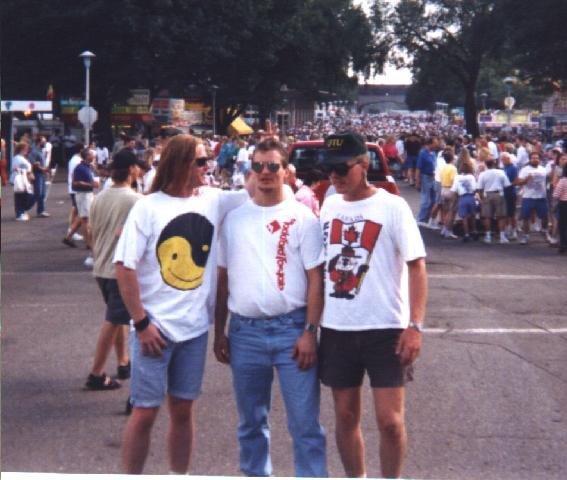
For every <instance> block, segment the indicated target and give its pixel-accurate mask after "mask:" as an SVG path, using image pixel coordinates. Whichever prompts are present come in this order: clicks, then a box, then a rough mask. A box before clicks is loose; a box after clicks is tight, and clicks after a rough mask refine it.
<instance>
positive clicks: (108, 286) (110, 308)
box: [96, 277, 130, 325]
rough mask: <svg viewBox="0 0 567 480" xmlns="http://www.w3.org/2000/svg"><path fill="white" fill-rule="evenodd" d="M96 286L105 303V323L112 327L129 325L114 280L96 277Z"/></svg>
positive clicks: (126, 311)
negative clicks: (110, 324)
mask: <svg viewBox="0 0 567 480" xmlns="http://www.w3.org/2000/svg"><path fill="white" fill-rule="evenodd" d="M96 281H97V283H98V286H99V287H100V291H101V293H102V298H103V299H104V303H106V317H105V319H106V321H107V322H110V323H112V324H113V325H129V324H130V314H129V313H128V310H127V309H126V305H124V302H123V301H122V297H121V296H120V290H118V282H117V281H116V280H115V279H114V278H101V277H96Z"/></svg>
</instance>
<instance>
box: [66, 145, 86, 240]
mask: <svg viewBox="0 0 567 480" xmlns="http://www.w3.org/2000/svg"><path fill="white" fill-rule="evenodd" d="M74 149H75V152H74V154H73V156H72V157H71V158H70V159H69V163H68V164H67V191H68V192H69V198H70V199H71V209H70V210H69V227H68V228H67V234H66V235H65V237H64V238H63V240H62V242H63V244H64V245H67V246H68V247H71V248H76V247H77V244H76V243H75V241H79V240H84V238H83V236H82V235H80V234H79V233H77V232H78V231H79V228H81V218H80V217H79V214H78V212H77V200H76V192H75V190H74V189H73V173H75V168H77V165H79V163H81V160H82V158H81V151H82V150H83V145H82V144H77V145H75V147H74Z"/></svg>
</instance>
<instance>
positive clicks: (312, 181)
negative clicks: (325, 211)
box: [295, 170, 323, 218]
mask: <svg viewBox="0 0 567 480" xmlns="http://www.w3.org/2000/svg"><path fill="white" fill-rule="evenodd" d="M322 180H323V174H322V172H320V171H319V170H309V171H308V172H307V173H306V174H305V175H304V176H303V185H301V187H299V190H297V192H295V199H296V200H297V201H298V202H300V203H303V204H304V205H306V206H307V207H309V208H310V209H311V211H312V212H313V214H314V215H315V216H316V217H317V218H319V207H320V205H319V199H318V198H317V195H316V194H315V191H316V190H317V188H318V187H319V185H320V184H321V181H322Z"/></svg>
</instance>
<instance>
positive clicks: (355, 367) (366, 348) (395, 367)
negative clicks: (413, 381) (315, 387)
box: [318, 328, 406, 388]
mask: <svg viewBox="0 0 567 480" xmlns="http://www.w3.org/2000/svg"><path fill="white" fill-rule="evenodd" d="M402 332H403V329H398V328H390V329H376V330H363V331H355V332H351V331H339V330H333V329H330V328H321V341H320V344H319V360H318V361H319V377H320V379H321V382H322V383H323V384H324V385H326V386H328V387H331V388H355V387H360V386H361V385H362V381H363V379H364V372H368V376H369V378H370V386H371V387H372V388H394V387H403V386H404V379H405V374H406V371H405V370H406V369H405V368H404V367H403V366H402V364H401V363H400V359H399V356H398V355H396V345H397V343H398V339H399V337H400V334H401V333H402Z"/></svg>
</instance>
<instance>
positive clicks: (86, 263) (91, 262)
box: [83, 256, 94, 268]
mask: <svg viewBox="0 0 567 480" xmlns="http://www.w3.org/2000/svg"><path fill="white" fill-rule="evenodd" d="M83 265H84V266H85V267H88V268H92V267H93V265H94V259H93V257H91V256H89V257H87V258H85V261H84V262H83Z"/></svg>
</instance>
